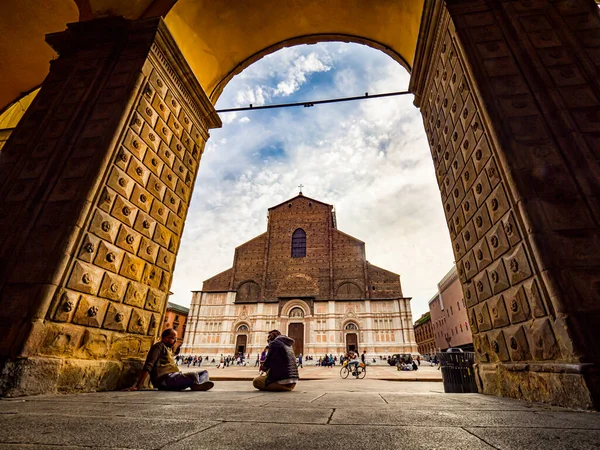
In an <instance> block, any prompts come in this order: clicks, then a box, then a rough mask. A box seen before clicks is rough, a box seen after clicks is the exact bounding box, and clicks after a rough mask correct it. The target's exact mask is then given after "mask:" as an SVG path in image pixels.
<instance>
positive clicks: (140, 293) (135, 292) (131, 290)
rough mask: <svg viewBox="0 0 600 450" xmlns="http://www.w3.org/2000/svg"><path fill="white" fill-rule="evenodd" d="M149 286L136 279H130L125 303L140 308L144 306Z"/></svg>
mask: <svg viewBox="0 0 600 450" xmlns="http://www.w3.org/2000/svg"><path fill="white" fill-rule="evenodd" d="M148 289H149V288H148V286H146V285H145V284H141V283H136V282H135V281H130V282H129V285H128V286H127V292H126V293H125V299H124V300H123V303H125V304H127V305H131V306H136V307H138V308H143V307H144V304H145V303H146V296H147V295H148Z"/></svg>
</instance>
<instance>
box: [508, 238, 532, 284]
mask: <svg viewBox="0 0 600 450" xmlns="http://www.w3.org/2000/svg"><path fill="white" fill-rule="evenodd" d="M503 259H504V264H505V266H506V271H507V273H508V278H509V280H510V284H511V285H513V286H514V285H515V284H517V283H519V282H521V281H523V280H525V279H527V278H529V277H530V276H531V267H530V266H529V261H528V260H527V255H526V254H525V248H524V247H523V244H519V245H518V246H517V247H516V248H515V249H514V251H513V252H512V253H511V254H509V255H506V256H504V257H503Z"/></svg>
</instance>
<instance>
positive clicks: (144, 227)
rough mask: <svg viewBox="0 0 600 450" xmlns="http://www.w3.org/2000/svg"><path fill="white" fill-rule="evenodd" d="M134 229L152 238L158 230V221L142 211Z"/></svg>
mask: <svg viewBox="0 0 600 450" xmlns="http://www.w3.org/2000/svg"><path fill="white" fill-rule="evenodd" d="M133 228H134V229H135V230H137V231H139V232H140V233H141V234H143V235H144V236H146V237H149V238H151V237H152V236H153V234H154V229H155V228H156V221H155V220H154V219H153V218H152V217H150V216H149V215H148V214H146V213H143V212H141V211H140V213H139V214H138V216H137V219H136V221H135V224H134V226H133Z"/></svg>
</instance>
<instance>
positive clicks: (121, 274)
mask: <svg viewBox="0 0 600 450" xmlns="http://www.w3.org/2000/svg"><path fill="white" fill-rule="evenodd" d="M47 42H48V43H49V44H50V45H51V46H52V47H53V48H54V49H55V50H56V51H57V52H58V54H59V55H60V56H59V57H58V59H57V60H55V61H53V62H52V64H51V69H50V74H49V75H48V77H47V78H46V80H45V81H44V83H43V85H42V89H41V91H40V93H39V95H38V96H37V98H36V99H35V101H34V102H33V104H32V105H31V107H30V108H29V110H28V111H27V113H26V114H25V116H24V117H23V119H22V121H21V122H20V124H19V126H18V127H17V129H16V130H15V132H14V133H13V135H12V136H11V138H10V139H9V141H8V143H7V144H6V146H5V147H4V148H3V150H2V152H1V153H0V329H2V331H3V336H2V340H1V341H0V366H1V368H2V375H1V378H0V392H1V393H2V394H3V395H22V394H34V393H49V392H56V391H71V390H81V391H89V390H97V389H112V388H116V387H119V386H122V385H123V383H126V382H130V378H131V372H132V370H130V369H132V368H134V367H137V368H139V366H140V361H141V359H142V358H144V356H145V353H146V351H147V350H148V348H149V347H150V345H151V344H152V343H153V341H154V339H155V337H156V335H157V332H158V331H159V330H160V325H161V323H162V316H163V314H164V311H165V309H166V298H167V293H168V291H169V287H170V284H171V275H172V272H173V267H174V264H175V257H176V254H177V250H178V248H179V240H180V237H181V233H182V230H183V224H184V221H185V217H186V214H187V210H188V205H189V202H190V196H191V192H192V189H193V186H194V180H195V178H196V173H197V170H198V165H199V163H200V157H201V155H202V152H203V149H204V144H205V142H206V140H207V138H208V132H207V130H208V129H209V128H214V127H218V126H220V121H219V119H218V117H217V115H216V113H215V111H214V108H213V106H212V104H211V103H210V101H209V100H208V98H207V97H206V95H205V93H204V92H203V90H202V88H201V87H200V85H199V84H198V82H197V81H196V79H195V77H194V75H193V74H192V72H191V70H190V68H189V67H188V65H187V63H186V62H185V60H184V59H183V57H182V56H181V53H180V52H179V49H178V48H177V46H176V44H175V43H174V41H173V39H172V37H171V35H170V33H169V31H168V29H167V27H166V26H165V24H164V22H162V20H161V19H158V18H157V19H148V20H141V21H135V22H134V21H127V20H125V19H122V18H111V19H99V20H94V21H90V22H80V23H75V24H71V25H69V26H68V29H67V30H66V31H65V32H62V33H56V34H52V35H49V36H48V37H47Z"/></svg>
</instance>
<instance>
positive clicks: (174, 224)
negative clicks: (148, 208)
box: [167, 212, 182, 235]
mask: <svg viewBox="0 0 600 450" xmlns="http://www.w3.org/2000/svg"><path fill="white" fill-rule="evenodd" d="M181 224H182V220H181V219H180V218H179V217H177V215H175V214H173V213H172V212H170V213H169V218H168V219H167V228H168V229H169V230H171V231H172V232H173V233H175V234H176V235H179V233H181Z"/></svg>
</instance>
